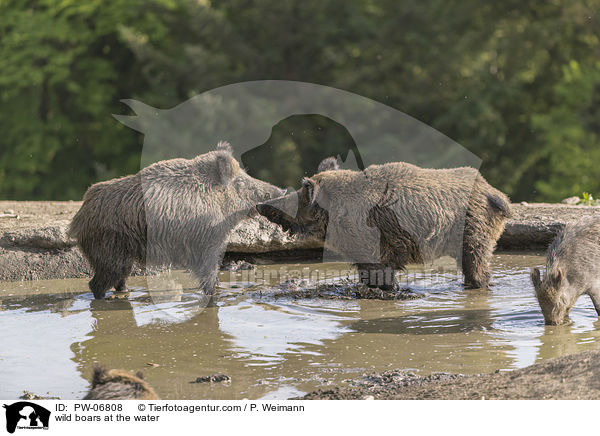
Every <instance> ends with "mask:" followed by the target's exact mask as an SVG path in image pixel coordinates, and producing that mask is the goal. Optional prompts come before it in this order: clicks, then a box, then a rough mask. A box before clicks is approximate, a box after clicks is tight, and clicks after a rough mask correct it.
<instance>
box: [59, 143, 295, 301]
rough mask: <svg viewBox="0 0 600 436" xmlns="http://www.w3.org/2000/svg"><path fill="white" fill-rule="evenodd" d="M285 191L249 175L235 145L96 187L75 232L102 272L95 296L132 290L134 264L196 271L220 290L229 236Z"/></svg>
mask: <svg viewBox="0 0 600 436" xmlns="http://www.w3.org/2000/svg"><path fill="white" fill-rule="evenodd" d="M284 193H285V191H284V190H281V189H279V188H277V187H276V186H273V185H271V184H269V183H266V182H263V181H261V180H257V179H254V178H252V177H250V176H248V175H247V174H246V172H245V171H244V170H243V169H242V168H241V167H240V165H239V163H238V162H237V160H235V159H234V158H233V156H232V151H231V147H230V146H229V144H228V143H225V142H220V143H219V144H218V146H217V150H216V151H211V152H209V153H205V154H202V155H199V156H197V157H195V158H194V159H171V160H165V161H162V162H158V163H155V164H153V165H150V166H148V167H146V168H143V169H142V170H140V171H139V172H138V173H137V174H134V175H130V176H126V177H121V178H119V179H114V180H109V181H106V182H100V183H96V184H95V185H92V186H91V187H90V188H89V189H88V190H87V192H86V193H85V196H84V197H83V205H82V206H81V208H80V209H79V211H78V212H77V214H76V215H75V217H74V218H73V221H72V222H71V226H70V228H69V235H70V236H71V237H73V238H75V239H76V240H77V243H78V245H79V247H81V250H82V251H83V254H84V255H85V257H86V258H87V259H88V261H89V262H90V264H91V266H92V268H93V269H94V272H95V274H94V277H93V278H92V280H91V281H90V282H89V286H90V289H91V290H92V292H93V293H94V297H95V298H104V296H105V293H106V291H107V290H108V289H110V288H111V287H114V288H115V290H116V291H118V292H120V291H124V290H125V289H126V288H125V281H126V279H127V277H128V276H129V275H130V274H131V270H132V267H133V264H134V262H138V263H140V264H142V265H144V264H147V263H148V264H174V265H178V266H183V267H186V268H188V269H190V270H191V271H192V272H193V273H194V275H195V276H196V277H197V279H198V280H199V281H200V286H201V287H202V288H204V290H205V291H206V292H207V293H212V292H213V291H214V289H215V286H216V284H217V273H218V265H219V262H220V261H221V257H222V255H223V252H224V248H225V243H226V239H227V235H228V234H229V233H230V231H231V230H232V229H233V228H234V227H235V226H236V225H237V224H238V223H239V222H240V221H241V220H243V219H244V218H247V217H249V216H251V215H252V214H255V213H256V210H255V205H256V204H257V203H258V202H260V201H266V200H269V199H272V198H275V197H277V196H281V195H283V194H284Z"/></svg>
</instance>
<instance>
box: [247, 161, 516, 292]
mask: <svg viewBox="0 0 600 436" xmlns="http://www.w3.org/2000/svg"><path fill="white" fill-rule="evenodd" d="M319 170H320V171H321V172H319V173H318V174H316V175H314V176H313V177H311V178H306V179H304V180H303V183H302V187H301V189H299V190H298V191H297V192H294V193H291V194H288V195H286V196H284V197H281V198H278V199H275V200H271V201H268V202H265V203H261V204H259V205H258V206H257V209H258V211H259V213H261V214H262V215H264V216H265V217H267V218H268V219H269V220H271V221H273V222H274V223H277V224H280V225H281V226H282V227H283V228H284V229H286V230H289V231H290V232H292V233H295V234H300V235H304V236H312V237H317V238H320V239H322V240H323V241H324V244H325V247H326V248H328V249H330V250H332V251H333V252H336V253H340V254H341V255H343V256H344V257H345V258H346V260H348V261H351V262H354V263H355V264H356V265H357V267H358V270H359V277H360V280H361V282H363V283H365V284H367V285H368V286H371V287H379V288H382V289H391V288H393V287H394V285H395V279H394V277H395V270H402V269H404V267H405V266H406V265H407V264H410V263H424V262H428V261H432V260H434V259H436V258H438V257H441V256H444V255H448V256H452V257H454V258H455V259H457V261H458V262H460V264H461V265H462V269H463V273H464V276H465V284H466V286H468V287H476V288H479V287H485V286H487V284H488V283H489V279H490V271H489V264H488V262H489V259H490V257H491V255H492V252H493V250H494V248H495V245H496V241H497V240H498V238H499V237H500V235H501V234H502V232H503V230H504V225H505V222H506V220H507V218H508V217H509V216H510V215H511V210H510V203H509V200H508V198H507V197H506V196H505V195H504V194H503V193H502V192H500V191H498V190H497V189H495V188H493V187H492V186H490V185H489V184H488V183H487V182H486V180H485V179H484V178H483V177H482V176H481V174H479V172H478V171H477V170H476V169H473V168H455V169H440V170H435V169H423V168H419V167H417V166H415V165H411V164H408V163H402V162H399V163H388V164H384V165H372V166H370V167H368V168H366V169H365V170H364V171H349V170H338V169H337V166H336V165H335V164H334V163H333V161H331V160H329V161H328V162H325V161H324V162H323V163H322V166H321V165H320V166H319Z"/></svg>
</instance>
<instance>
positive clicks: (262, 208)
mask: <svg viewBox="0 0 600 436" xmlns="http://www.w3.org/2000/svg"><path fill="white" fill-rule="evenodd" d="M256 210H257V211H258V213H259V214H261V215H262V216H264V217H265V218H267V219H268V220H269V221H271V222H272V223H275V224H278V225H280V226H281V227H282V228H283V230H285V231H288V230H289V231H290V232H291V233H300V231H301V229H300V228H299V226H298V224H297V223H295V222H294V221H293V220H292V218H291V217H290V216H288V215H287V214H285V213H284V212H282V211H281V210H280V209H279V208H278V207H275V206H272V205H270V204H267V203H259V204H257V205H256Z"/></svg>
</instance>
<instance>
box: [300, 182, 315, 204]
mask: <svg viewBox="0 0 600 436" xmlns="http://www.w3.org/2000/svg"><path fill="white" fill-rule="evenodd" d="M302 189H304V190H305V191H306V197H307V198H308V207H309V208H312V207H313V206H314V205H315V204H317V195H319V185H317V184H316V183H315V181H314V180H312V179H309V178H308V177H305V178H304V179H302Z"/></svg>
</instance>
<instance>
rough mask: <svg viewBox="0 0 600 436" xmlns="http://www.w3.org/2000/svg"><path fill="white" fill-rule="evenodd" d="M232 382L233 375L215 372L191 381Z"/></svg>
mask: <svg viewBox="0 0 600 436" xmlns="http://www.w3.org/2000/svg"><path fill="white" fill-rule="evenodd" d="M223 382H225V383H230V382H231V377H229V376H228V375H225V374H213V375H206V376H204V377H198V378H197V379H196V381H193V382H191V383H223Z"/></svg>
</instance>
